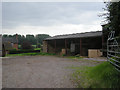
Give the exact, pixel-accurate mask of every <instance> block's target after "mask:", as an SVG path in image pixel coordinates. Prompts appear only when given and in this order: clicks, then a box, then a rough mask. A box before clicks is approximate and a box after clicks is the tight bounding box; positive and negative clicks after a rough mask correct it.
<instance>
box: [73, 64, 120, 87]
mask: <svg viewBox="0 0 120 90" xmlns="http://www.w3.org/2000/svg"><path fill="white" fill-rule="evenodd" d="M74 69H76V71H75V72H74V73H73V75H72V76H73V78H74V80H75V82H76V83H77V84H78V87H80V88H120V85H119V84H120V78H119V77H120V73H119V72H118V71H117V70H116V69H115V68H114V67H113V66H112V65H111V64H110V63H108V62H104V63H102V64H99V65H97V66H94V67H78V68H74Z"/></svg>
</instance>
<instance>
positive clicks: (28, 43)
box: [21, 41, 33, 49]
mask: <svg viewBox="0 0 120 90" xmlns="http://www.w3.org/2000/svg"><path fill="white" fill-rule="evenodd" d="M21 48H22V49H33V47H32V45H31V43H30V42H29V41H24V42H23V43H22V44H21Z"/></svg>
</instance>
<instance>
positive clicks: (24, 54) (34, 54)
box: [6, 52, 56, 56]
mask: <svg viewBox="0 0 120 90" xmlns="http://www.w3.org/2000/svg"><path fill="white" fill-rule="evenodd" d="M36 55H48V56H49V55H56V54H53V53H43V52H40V53H37V52H36V53H20V54H8V55H6V56H36Z"/></svg>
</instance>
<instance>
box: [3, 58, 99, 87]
mask: <svg viewBox="0 0 120 90" xmlns="http://www.w3.org/2000/svg"><path fill="white" fill-rule="evenodd" d="M96 64H99V63H98V62H89V61H84V60H82V61H79V60H77V61H76V60H75V61H74V60H73V59H67V58H61V57H55V56H18V57H10V58H3V59H2V65H3V66H2V69H3V73H2V75H3V78H2V79H3V81H2V85H3V88H75V85H74V83H73V82H72V81H71V80H70V78H71V77H70V74H71V73H73V70H72V69H68V68H66V67H71V66H94V65H96Z"/></svg>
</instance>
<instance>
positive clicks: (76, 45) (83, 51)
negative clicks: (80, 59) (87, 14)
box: [43, 31, 103, 57]
mask: <svg viewBox="0 0 120 90" xmlns="http://www.w3.org/2000/svg"><path fill="white" fill-rule="evenodd" d="M102 40H103V39H102V31H95V32H85V33H76V34H66V35H57V36H53V37H49V38H46V39H45V40H44V41H43V52H46V53H56V54H65V55H78V54H79V55H80V56H89V55H92V56H94V57H96V56H101V55H102V53H101V50H102ZM95 54H96V55H95Z"/></svg>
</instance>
